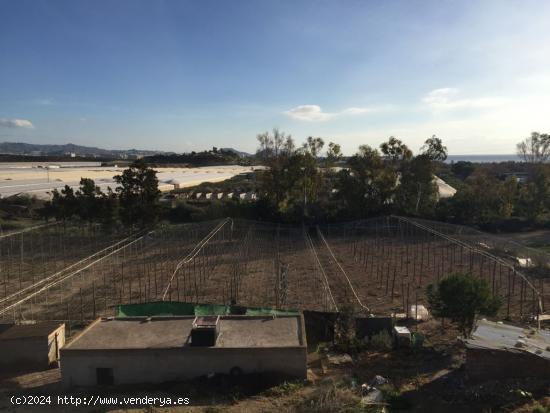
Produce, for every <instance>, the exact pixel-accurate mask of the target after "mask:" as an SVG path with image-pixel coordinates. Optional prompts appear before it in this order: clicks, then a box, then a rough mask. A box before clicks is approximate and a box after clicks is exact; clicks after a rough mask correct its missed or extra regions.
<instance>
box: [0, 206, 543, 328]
mask: <svg viewBox="0 0 550 413" xmlns="http://www.w3.org/2000/svg"><path fill="white" fill-rule="evenodd" d="M549 262H550V260H548V259H547V256H546V255H545V254H544V253H542V252H540V251H538V250H533V249H529V248H526V247H523V246H521V245H519V244H514V243H510V242H508V241H506V240H502V239H499V238H498V237H493V236H490V235H488V234H483V233H481V232H478V231H475V230H472V229H470V228H465V227H460V226H454V225H448V224H443V223H438V222H432V221H425V220H417V219H409V218H403V217H397V216H390V217H381V218H373V219H368V220H362V221H354V222H348V223H339V224H330V225H324V226H316V227H305V226H290V225H282V224H270V223H264V222H255V221H246V220H233V219H229V218H228V219H224V220H221V221H220V220H218V221H207V222H201V223H191V224H180V225H159V226H158V227H156V228H154V229H152V230H148V231H141V232H136V233H125V234H121V233H111V234H109V233H105V232H102V231H101V230H100V229H99V228H96V227H93V226H83V225H62V224H57V225H51V226H45V227H41V228H38V229H36V230H33V231H28V232H24V233H20V234H12V235H10V236H4V237H2V238H0V321H2V322H24V321H29V320H64V321H67V322H69V323H81V324H82V323H85V322H87V321H89V320H92V319H94V318H96V317H99V316H111V315H114V313H115V308H116V306H117V305H119V304H128V303H146V302H152V301H161V300H165V301H182V302H192V303H216V304H230V305H241V306H250V307H274V308H279V309H298V310H317V311H338V310H341V309H342V308H344V307H354V308H355V309H356V310H358V311H362V312H364V313H367V314H372V313H373V314H390V313H405V314H407V315H408V316H414V314H411V307H413V306H415V305H418V304H424V305H426V304H427V302H426V294H425V291H426V286H427V285H428V284H430V283H434V282H437V281H439V280H441V279H442V278H444V277H446V276H448V275H449V274H453V273H457V272H467V273H471V274H473V275H474V276H476V277H480V278H482V279H484V280H486V281H487V282H488V284H489V286H490V289H491V293H492V294H493V295H495V296H498V297H500V298H501V301H502V307H501V313H500V314H499V316H500V317H502V318H508V319H511V320H517V321H535V320H536V319H537V317H538V316H539V315H540V314H543V313H544V311H545V309H546V308H547V306H548V305H550V301H549V297H548V291H550V290H549V289H550V286H549V285H548V283H549V282H550V278H548V277H547V276H546V273H547V271H548V269H549V268H548V265H549ZM413 308H414V307H413Z"/></svg>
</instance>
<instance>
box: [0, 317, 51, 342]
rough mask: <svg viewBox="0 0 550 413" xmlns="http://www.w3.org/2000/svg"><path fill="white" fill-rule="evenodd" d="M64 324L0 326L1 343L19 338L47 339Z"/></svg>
mask: <svg viewBox="0 0 550 413" xmlns="http://www.w3.org/2000/svg"><path fill="white" fill-rule="evenodd" d="M61 326H62V323H57V322H44V323H36V324H0V341H2V340H14V339H18V338H31V337H47V336H49V335H50V334H51V333H53V332H54V331H55V330H57V329H58V328H59V327H61Z"/></svg>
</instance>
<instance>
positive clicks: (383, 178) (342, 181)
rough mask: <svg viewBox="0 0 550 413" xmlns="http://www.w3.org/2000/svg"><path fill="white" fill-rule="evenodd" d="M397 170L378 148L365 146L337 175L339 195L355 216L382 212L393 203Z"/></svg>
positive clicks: (349, 211)
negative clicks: (387, 163) (387, 162)
mask: <svg viewBox="0 0 550 413" xmlns="http://www.w3.org/2000/svg"><path fill="white" fill-rule="evenodd" d="M396 183H397V173H396V171H395V170H394V169H393V168H388V167H386V165H385V164H384V161H383V159H382V157H381V156H380V153H379V152H378V150H377V149H373V148H371V147H370V146H368V145H362V146H360V147H359V150H358V151H357V153H356V154H355V155H353V156H352V157H350V159H349V160H348V169H344V170H342V171H340V172H339V174H338V181H337V189H338V190H339V192H338V196H339V197H340V198H341V200H342V202H343V204H344V205H343V209H344V210H345V211H347V213H348V215H350V216H352V217H366V216H370V215H374V214H377V213H381V212H383V211H384V210H386V209H387V208H388V205H389V204H390V203H391V202H392V198H393V195H394V192H395V187H396Z"/></svg>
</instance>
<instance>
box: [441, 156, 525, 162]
mask: <svg viewBox="0 0 550 413" xmlns="http://www.w3.org/2000/svg"><path fill="white" fill-rule="evenodd" d="M521 160H522V159H521V158H520V157H519V156H517V155H449V156H447V160H446V161H445V162H446V163H454V162H458V161H468V162H476V163H491V162H510V161H513V162H521Z"/></svg>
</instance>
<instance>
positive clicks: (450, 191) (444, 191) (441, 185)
mask: <svg viewBox="0 0 550 413" xmlns="http://www.w3.org/2000/svg"><path fill="white" fill-rule="evenodd" d="M434 181H435V184H436V185H437V195H438V198H439V199H445V198H452V197H453V196H455V194H456V189H455V188H453V187H452V186H451V185H449V184H448V183H447V182H445V181H444V180H443V179H441V178H439V177H438V176H435V175H434Z"/></svg>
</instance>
